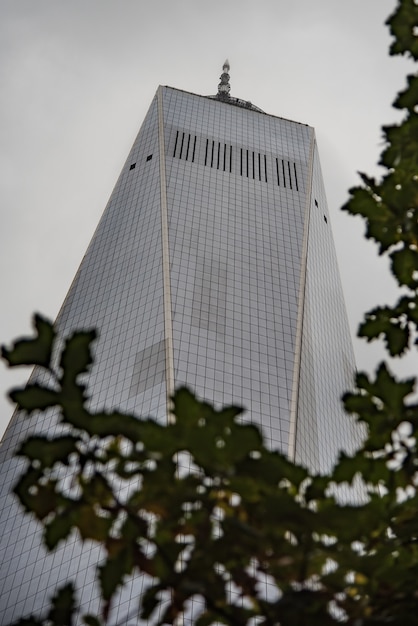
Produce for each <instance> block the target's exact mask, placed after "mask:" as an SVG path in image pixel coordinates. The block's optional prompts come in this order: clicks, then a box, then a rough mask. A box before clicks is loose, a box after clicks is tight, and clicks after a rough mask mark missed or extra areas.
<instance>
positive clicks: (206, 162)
mask: <svg viewBox="0 0 418 626" xmlns="http://www.w3.org/2000/svg"><path fill="white" fill-rule="evenodd" d="M208 146H209V139H206V150H205V165H207V164H208Z"/></svg>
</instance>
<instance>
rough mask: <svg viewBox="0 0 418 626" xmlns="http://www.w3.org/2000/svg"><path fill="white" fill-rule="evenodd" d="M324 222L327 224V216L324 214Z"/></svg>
mask: <svg viewBox="0 0 418 626" xmlns="http://www.w3.org/2000/svg"><path fill="white" fill-rule="evenodd" d="M324 220H325V224H328V220H327V216H326V215H324Z"/></svg>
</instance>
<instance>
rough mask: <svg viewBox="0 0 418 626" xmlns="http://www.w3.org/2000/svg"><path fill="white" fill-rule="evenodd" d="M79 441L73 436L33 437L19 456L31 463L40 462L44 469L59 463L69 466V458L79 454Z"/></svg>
mask: <svg viewBox="0 0 418 626" xmlns="http://www.w3.org/2000/svg"><path fill="white" fill-rule="evenodd" d="M79 441H80V439H79V438H78V437H73V436H71V435H65V436H63V437H54V438H51V437H43V436H33V437H29V438H28V439H26V440H25V441H24V442H23V444H22V445H21V446H20V448H19V450H18V452H17V454H18V455H19V456H25V457H26V458H27V459H29V460H30V461H34V460H39V461H40V463H41V466H42V467H52V466H53V465H54V464H55V463H57V462H61V463H63V464H65V465H68V457H69V456H70V454H72V453H73V452H77V444H78V442H79Z"/></svg>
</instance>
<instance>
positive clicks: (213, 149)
mask: <svg viewBox="0 0 418 626" xmlns="http://www.w3.org/2000/svg"><path fill="white" fill-rule="evenodd" d="M214 152H215V142H214V141H212V154H211V155H210V166H211V167H213V155H214Z"/></svg>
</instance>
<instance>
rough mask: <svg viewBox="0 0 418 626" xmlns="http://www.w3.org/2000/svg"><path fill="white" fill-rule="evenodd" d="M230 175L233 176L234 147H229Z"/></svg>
mask: <svg viewBox="0 0 418 626" xmlns="http://www.w3.org/2000/svg"><path fill="white" fill-rule="evenodd" d="M229 173H230V174H232V146H229Z"/></svg>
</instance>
